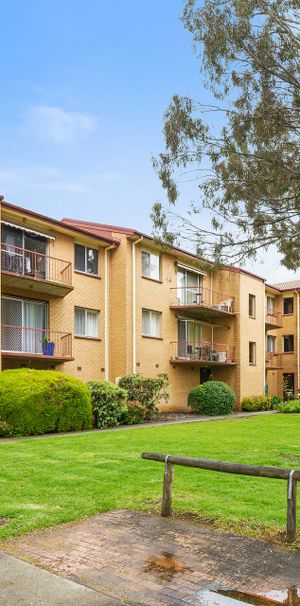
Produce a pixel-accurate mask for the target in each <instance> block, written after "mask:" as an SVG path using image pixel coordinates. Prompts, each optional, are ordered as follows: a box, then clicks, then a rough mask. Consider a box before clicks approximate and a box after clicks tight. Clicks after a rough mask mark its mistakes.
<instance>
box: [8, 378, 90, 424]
mask: <svg viewBox="0 0 300 606" xmlns="http://www.w3.org/2000/svg"><path fill="white" fill-rule="evenodd" d="M91 412H92V411H91V398H90V395H89V391H88V389H87V387H86V386H85V385H84V384H83V383H82V382H81V381H79V380H78V379H75V378H74V377H70V376H68V375H66V374H63V373H60V372H54V371H53V370H33V369H29V368H20V369H18V370H5V371H3V372H2V373H0V421H1V422H2V423H3V422H6V423H7V424H8V426H9V427H10V434H11V435H15V436H16V435H17V436H18V435H19V436H21V435H33V434H42V433H49V432H52V431H57V432H60V431H78V430H80V429H88V428H89V427H90V426H91Z"/></svg>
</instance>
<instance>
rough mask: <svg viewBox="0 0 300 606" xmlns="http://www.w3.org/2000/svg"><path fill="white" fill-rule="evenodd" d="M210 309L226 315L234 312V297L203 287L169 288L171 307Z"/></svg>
mask: <svg viewBox="0 0 300 606" xmlns="http://www.w3.org/2000/svg"><path fill="white" fill-rule="evenodd" d="M175 305H178V307H180V306H186V307H189V306H197V307H201V306H203V307H210V308H212V309H216V310H218V311H224V312H227V313H233V312H234V297H232V296H231V295H228V294H227V293H224V292H219V291H217V290H212V289H211V288H205V287H204V286H181V287H176V288H174V287H173V288H171V306H175Z"/></svg>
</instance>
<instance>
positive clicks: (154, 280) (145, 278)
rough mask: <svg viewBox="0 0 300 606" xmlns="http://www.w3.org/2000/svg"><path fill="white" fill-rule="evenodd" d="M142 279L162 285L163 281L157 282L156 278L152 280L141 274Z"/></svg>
mask: <svg viewBox="0 0 300 606" xmlns="http://www.w3.org/2000/svg"><path fill="white" fill-rule="evenodd" d="M141 276H142V278H144V280H150V282H156V283H157V284H162V283H163V282H162V280H157V279H156V278H151V277H150V276H143V274H141Z"/></svg>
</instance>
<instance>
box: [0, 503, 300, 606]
mask: <svg viewBox="0 0 300 606" xmlns="http://www.w3.org/2000/svg"><path fill="white" fill-rule="evenodd" d="M0 548H1V549H2V550H3V551H6V552H8V553H12V554H14V555H16V556H17V557H20V558H22V559H26V560H27V561H30V562H31V563H34V564H37V565H38V566H40V567H42V568H46V569H47V570H50V571H52V572H55V573H56V574H58V575H61V576H63V577H66V578H68V579H71V580H73V581H76V582H79V583H81V584H83V585H86V586H87V587H90V588H92V589H94V590H97V591H101V592H103V593H105V594H106V595H107V596H111V597H115V598H118V599H119V600H121V601H122V602H124V603H127V604H130V603H135V604H141V605H145V606H146V605H147V606H163V605H169V606H187V605H195V606H196V605H198V606H199V604H201V603H202V601H201V590H204V589H207V588H212V589H214V588H223V589H224V588H225V589H226V588H229V589H239V590H240V591H246V592H247V591H249V592H255V591H257V592H264V591H271V590H274V589H278V590H280V589H283V588H286V587H292V586H295V585H297V584H298V585H299V584H300V552H299V551H298V552H294V553H293V552H284V551H281V550H279V549H277V548H276V547H274V546H272V545H270V544H268V543H263V542H261V541H255V540H252V539H248V538H245V537H238V536H235V535H231V534H228V533H221V532H217V531H214V530H211V529H209V528H206V527H205V528H204V527H201V526H199V525H196V524H194V523H191V522H187V521H184V520H178V519H171V518H169V519H163V518H160V517H158V516H156V515H152V514H148V513H147V514H146V513H140V512H129V511H124V510H121V511H116V512H112V513H106V514H101V515H97V516H93V517H91V518H87V519H85V520H83V521H80V522H75V523H72V524H65V525H60V526H56V527H54V528H50V529H46V530H42V531H37V532H34V533H31V534H29V535H26V536H24V537H21V538H15V539H10V540H8V541H6V542H5V543H2V544H1V545H0Z"/></svg>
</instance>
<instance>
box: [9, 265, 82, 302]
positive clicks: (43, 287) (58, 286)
mask: <svg viewBox="0 0 300 606" xmlns="http://www.w3.org/2000/svg"><path fill="white" fill-rule="evenodd" d="M1 274H2V279H1V282H2V286H6V287H9V288H16V289H18V288H20V289H22V290H28V291H34V292H38V293H43V294H46V295H51V296H52V297H65V296H66V295H67V294H68V293H69V292H71V291H72V290H73V286H70V285H69V284H63V283H59V282H53V281H51V280H44V279H43V278H36V277H34V276H31V275H28V276H24V275H23V274H16V273H10V272H6V271H2V272H1Z"/></svg>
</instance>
